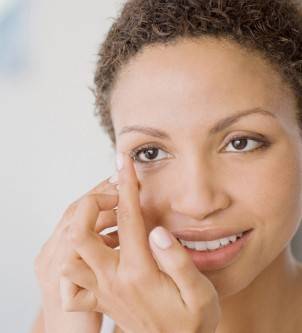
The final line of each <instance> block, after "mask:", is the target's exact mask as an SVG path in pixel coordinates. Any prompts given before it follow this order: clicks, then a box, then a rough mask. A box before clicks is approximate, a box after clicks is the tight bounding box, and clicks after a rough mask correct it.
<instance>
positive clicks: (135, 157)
mask: <svg viewBox="0 0 302 333" xmlns="http://www.w3.org/2000/svg"><path fill="white" fill-rule="evenodd" d="M243 139H248V140H253V141H256V142H258V143H261V144H262V145H261V146H259V147H257V148H254V149H251V150H248V151H243V152H241V153H242V154H247V153H253V152H255V151H256V150H259V149H264V148H267V147H268V146H269V145H270V144H269V142H267V141H263V140H260V139H258V138H255V137H250V136H234V137H233V138H231V139H230V140H229V141H228V143H227V144H226V145H225V146H224V147H227V146H228V145H229V144H230V143H231V142H233V141H237V140H243ZM155 149H161V150H164V149H163V148H162V147H160V146H159V145H158V144H153V143H149V144H146V145H143V146H140V147H138V148H135V149H133V150H132V151H131V152H130V157H131V158H132V159H133V160H134V161H136V162H137V163H141V164H150V163H155V162H158V161H160V160H154V161H152V160H150V162H146V161H140V160H139V158H138V156H139V154H140V153H142V152H146V151H148V150H155ZM238 152H240V151H238ZM231 153H232V152H231ZM235 153H236V152H235ZM236 154H237V153H236Z"/></svg>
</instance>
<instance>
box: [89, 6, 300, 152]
mask: <svg viewBox="0 0 302 333" xmlns="http://www.w3.org/2000/svg"><path fill="white" fill-rule="evenodd" d="M203 36H211V37H214V38H218V39H219V38H225V39H228V40H232V41H235V42H237V43H239V45H241V46H242V47H244V48H246V49H248V50H252V51H256V52H258V53H259V52H260V54H261V55H262V56H263V57H264V58H265V59H266V60H267V61H268V62H269V63H270V64H271V65H272V66H273V67H274V68H275V69H276V70H277V71H278V73H279V74H280V75H281V77H282V78H283V80H284V82H285V83H286V84H288V85H289V87H290V88H291V89H292V91H293V92H294V95H295V97H296V102H297V109H298V113H297V115H296V116H297V121H298V125H299V128H300V129H302V10H301V0H129V1H127V2H126V3H125V4H124V5H123V7H122V8H121V11H120V13H119V14H118V17H117V18H116V19H115V21H114V23H113V24H112V26H111V28H110V30H109V32H108V34H107V36H106V38H105V40H104V41H103V43H102V44H101V47H100V50H99V52H98V61H97V68H96V72H95V77H94V84H95V87H94V88H93V91H94V94H95V106H96V109H95V115H96V116H97V117H99V119H100V125H101V126H102V127H103V128H104V130H105V132H106V133H107V134H108V135H109V137H110V139H111V142H112V145H113V147H115V145H116V142H115V133H114V128H113V124H112V119H111V112H110V95H111V92H112V89H113V87H114V83H115V81H116V80H117V75H118V73H119V70H120V69H121V67H122V66H124V65H125V64H126V63H127V62H128V61H129V60H130V59H131V58H132V57H134V56H135V55H136V54H138V53H139V52H142V50H143V47H144V46H147V45H150V44H156V43H162V44H167V45H168V44H171V43H173V42H176V41H178V40H179V39H182V38H191V39H192V38H200V37H203Z"/></svg>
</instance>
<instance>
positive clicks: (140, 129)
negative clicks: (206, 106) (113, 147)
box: [119, 107, 277, 140]
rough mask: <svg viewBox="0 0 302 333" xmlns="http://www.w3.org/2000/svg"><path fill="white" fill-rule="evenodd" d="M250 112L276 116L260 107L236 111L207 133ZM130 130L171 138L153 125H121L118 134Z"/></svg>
mask: <svg viewBox="0 0 302 333" xmlns="http://www.w3.org/2000/svg"><path fill="white" fill-rule="evenodd" d="M251 114H262V115H263V116H269V117H273V118H277V117H276V115H275V114H274V113H271V112H269V111H267V110H264V109H262V108H259V107H257V108H252V109H248V110H243V111H237V112H236V113H234V114H232V115H230V116H228V117H226V118H223V119H220V120H219V121H218V122H217V123H216V124H215V125H214V126H213V127H212V128H211V129H210V130H209V133H210V135H214V134H216V133H218V132H221V131H222V130H224V129H225V128H227V127H229V126H231V125H233V124H234V123H236V122H237V121H239V120H240V119H241V118H242V117H246V116H249V115H251ZM131 132H139V133H143V134H146V135H149V136H154V137H156V138H160V139H168V140H171V138H170V135H169V134H168V133H166V132H164V131H162V130H159V129H156V128H153V127H145V126H139V125H133V126H126V127H123V128H122V130H121V131H120V133H119V135H122V134H125V133H131Z"/></svg>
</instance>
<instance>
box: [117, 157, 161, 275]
mask: <svg viewBox="0 0 302 333" xmlns="http://www.w3.org/2000/svg"><path fill="white" fill-rule="evenodd" d="M119 156H122V158H123V167H122V169H121V170H119V174H118V177H119V178H118V183H119V200H118V211H117V224H118V233H119V241H120V264H121V265H125V267H127V268H128V269H129V268H130V267H131V268H132V269H138V270H145V271H146V270H150V269H154V267H156V263H155V262H154V259H153V257H152V254H151V251H150V247H149V244H148V236H147V232H146V228H145V223H144V219H143V216H142V212H141V207H140V201H139V182H138V179H137V176H136V171H135V168H134V165H133V161H132V160H131V158H130V157H129V156H128V155H126V154H122V155H119ZM152 265H153V266H152ZM131 268H130V269H131Z"/></svg>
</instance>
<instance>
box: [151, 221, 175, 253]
mask: <svg viewBox="0 0 302 333" xmlns="http://www.w3.org/2000/svg"><path fill="white" fill-rule="evenodd" d="M150 237H151V240H152V242H153V243H155V245H156V246H157V247H159V248H160V249H162V250H166V249H167V248H169V247H170V246H171V245H172V239H171V237H170V235H169V233H168V231H167V230H166V229H165V228H163V227H156V228H154V229H153V230H152V231H151V233H150Z"/></svg>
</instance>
